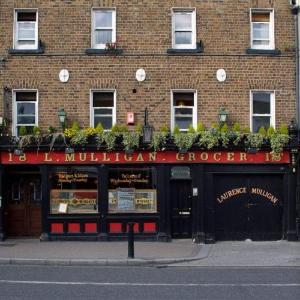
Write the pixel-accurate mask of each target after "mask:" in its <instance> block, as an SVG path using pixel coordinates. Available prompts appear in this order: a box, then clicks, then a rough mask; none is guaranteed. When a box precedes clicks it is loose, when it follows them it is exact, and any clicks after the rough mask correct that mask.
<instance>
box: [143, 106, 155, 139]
mask: <svg viewBox="0 0 300 300" xmlns="http://www.w3.org/2000/svg"><path fill="white" fill-rule="evenodd" d="M152 133H153V126H151V125H149V124H148V108H147V107H146V108H145V124H144V126H143V143H144V144H150V143H151V141H152Z"/></svg>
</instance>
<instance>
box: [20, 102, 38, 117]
mask: <svg viewBox="0 0 300 300" xmlns="http://www.w3.org/2000/svg"><path fill="white" fill-rule="evenodd" d="M17 113H18V115H34V114H35V104H34V103H17Z"/></svg>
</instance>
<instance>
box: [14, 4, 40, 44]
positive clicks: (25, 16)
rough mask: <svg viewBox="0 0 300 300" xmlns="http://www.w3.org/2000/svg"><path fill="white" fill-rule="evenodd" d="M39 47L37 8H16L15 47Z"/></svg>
mask: <svg viewBox="0 0 300 300" xmlns="http://www.w3.org/2000/svg"><path fill="white" fill-rule="evenodd" d="M37 48H38V13H37V11H36V10H27V9H26V10H19V9H17V10H15V22H14V49H24V50H26V49H27V50H30V49H37Z"/></svg>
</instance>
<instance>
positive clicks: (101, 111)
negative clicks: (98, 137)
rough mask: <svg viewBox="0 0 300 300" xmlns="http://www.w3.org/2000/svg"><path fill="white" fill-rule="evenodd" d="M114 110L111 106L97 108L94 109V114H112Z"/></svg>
mask: <svg viewBox="0 0 300 300" xmlns="http://www.w3.org/2000/svg"><path fill="white" fill-rule="evenodd" d="M112 113H113V111H112V109H111V108H109V109H106V108H96V109H94V114H95V115H112Z"/></svg>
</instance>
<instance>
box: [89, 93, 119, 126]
mask: <svg viewBox="0 0 300 300" xmlns="http://www.w3.org/2000/svg"><path fill="white" fill-rule="evenodd" d="M97 92H98V93H101V92H103V93H113V94H114V107H113V108H112V126H114V125H115V124H116V122H117V91H116V90H115V89H91V90H90V127H93V128H95V126H97V124H94V116H95V114H94V106H93V99H94V96H93V95H94V93H97ZM97 108H101V107H97ZM104 131H110V130H109V129H105V130H104Z"/></svg>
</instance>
